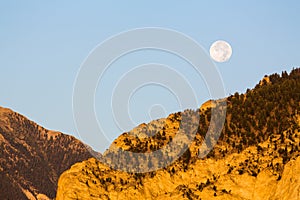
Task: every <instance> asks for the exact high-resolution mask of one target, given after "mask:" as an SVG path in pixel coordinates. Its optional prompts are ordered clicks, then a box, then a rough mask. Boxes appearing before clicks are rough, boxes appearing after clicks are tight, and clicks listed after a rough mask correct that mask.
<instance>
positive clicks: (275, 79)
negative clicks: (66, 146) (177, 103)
mask: <svg viewBox="0 0 300 200" xmlns="http://www.w3.org/2000/svg"><path fill="white" fill-rule="evenodd" d="M268 80H269V83H268V81H267V80H265V81H264V82H267V83H266V84H258V85H257V86H256V87H255V88H254V89H253V90H247V93H245V94H238V93H235V94H234V95H231V96H230V97H228V98H226V99H222V100H219V101H208V102H207V103H205V104H204V105H203V106H202V107H201V108H200V109H198V110H196V111H193V110H186V111H184V112H179V113H174V114H171V115H169V116H168V117H167V118H166V119H160V120H155V121H152V122H150V123H149V124H142V125H141V126H139V127H137V128H135V129H133V130H132V131H129V132H127V133H123V134H122V135H120V136H119V137H118V138H117V139H116V140H115V141H114V142H113V144H112V145H111V147H110V148H109V149H108V150H107V151H106V152H105V153H104V156H105V157H108V158H111V159H112V160H113V159H117V160H119V161H121V164H123V166H121V168H119V169H121V170H115V169H113V168H110V167H108V166H106V165H104V164H103V163H101V162H100V161H99V160H96V159H94V158H93V159H89V160H86V161H83V162H81V163H77V164H75V165H73V166H72V167H71V169H69V170H67V171H66V172H64V173H63V174H62V175H61V177H60V178H59V183H58V192H57V197H56V198H57V200H69V199H83V200H85V199H94V200H96V199H202V200H203V199H220V200H221V199H232V200H234V199H241V200H242V199H243V200H244V199H253V200H257V199H258V200H260V199H261V200H262V199H264V200H265V199H271V200H275V199H276V200H277V199H278V200H279V199H292V200H294V199H295V200H296V199H299V187H300V183H299V179H300V172H299V165H300V151H299V149H300V124H299V110H300V103H299V102H300V90H299V89H300V69H295V70H293V71H292V72H291V73H290V74H289V75H288V74H286V73H284V75H283V76H282V77H280V75H278V74H273V75H271V76H268ZM282 94H284V95H282ZM224 102H226V104H223V103H224ZM226 105H227V111H226V113H227V115H226V120H225V122H224V126H223V129H222V130H221V135H220V137H219V138H218V137H215V136H214V134H211V135H210V134H207V133H215V132H216V130H218V124H217V123H212V122H211V121H210V119H211V118H212V116H213V114H212V113H213V112H212V109H214V116H217V117H216V118H215V119H217V120H216V121H217V122H218V119H220V116H222V115H223V114H224V113H225V109H226ZM210 108H212V109H210ZM197 115H198V116H199V118H197V117H195V116H197ZM186 116H188V117H186ZM183 119H186V122H187V123H182V120H183ZM195 124H197V126H196V135H195V136H193V141H192V143H191V144H190V145H189V147H188V148H187V149H186V151H185V152H182V153H183V154H182V155H181V157H180V158H179V159H178V160H176V161H175V162H173V163H171V164H170V165H167V166H164V167H162V168H160V169H159V170H155V171H151V169H152V168H151V167H153V166H156V167H158V166H159V164H160V162H164V159H166V160H167V159H169V157H170V155H171V156H172V153H173V151H168V152H167V153H166V154H161V155H160V156H161V157H162V158H164V159H160V160H159V159H158V160H154V161H153V162H151V163H149V162H148V164H146V165H145V163H147V161H148V158H147V157H145V156H144V157H141V158H143V159H132V158H131V157H126V156H124V157H122V156H120V155H119V154H118V152H119V151H120V149H121V150H123V151H130V152H138V153H149V152H153V151H156V150H158V149H161V148H163V147H164V146H166V145H168V144H169V143H170V142H172V141H173V140H174V138H175V137H176V136H177V134H178V133H179V132H180V133H184V134H183V137H182V138H180V140H182V141H184V140H186V139H187V138H189V137H190V136H191V133H192V132H194V131H195V126H194V125H195ZM214 142H217V143H214ZM212 144H216V145H214V148H213V149H212V151H210V152H209V154H208V155H206V156H205V157H201V156H200V157H199V155H203V152H205V151H207V149H209V148H208V147H210V146H212ZM133 163H134V167H135V169H144V170H145V171H147V170H149V171H147V172H146V173H133V172H125V171H126V166H128V165H132V164H133ZM122 167H123V168H122ZM122 170H123V171H122ZM124 170H125V171H124Z"/></svg>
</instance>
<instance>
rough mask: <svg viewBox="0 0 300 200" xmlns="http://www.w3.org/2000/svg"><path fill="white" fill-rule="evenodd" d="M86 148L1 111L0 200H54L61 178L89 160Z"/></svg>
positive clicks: (74, 139) (12, 112)
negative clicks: (72, 168)
mask: <svg viewBox="0 0 300 200" xmlns="http://www.w3.org/2000/svg"><path fill="white" fill-rule="evenodd" d="M87 148H88V147H87V146H86V145H85V144H83V143H82V142H80V141H79V140H77V139H76V138H75V137H73V136H70V135H65V134H63V133H61V132H58V131H50V130H47V129H45V128H43V127H41V126H39V125H37V124H36V123H35V122H33V121H31V120H29V119H27V118H26V117H25V116H23V115H21V114H18V113H16V112H14V111H13V110H11V109H8V108H3V107H0V151H1V154H0V176H1V184H0V190H1V191H2V192H1V193H0V199H20V200H21V199H53V198H54V197H55V194H56V187H57V181H58V178H59V176H60V174H61V173H62V172H63V171H65V170H66V169H67V168H69V167H70V166H71V165H72V164H74V163H76V162H79V161H82V160H85V159H88V158H90V157H91V155H90V153H89V150H88V149H87Z"/></svg>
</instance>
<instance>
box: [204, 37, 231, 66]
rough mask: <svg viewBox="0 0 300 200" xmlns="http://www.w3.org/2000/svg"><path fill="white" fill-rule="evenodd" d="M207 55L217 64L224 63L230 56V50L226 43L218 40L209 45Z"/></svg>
mask: <svg viewBox="0 0 300 200" xmlns="http://www.w3.org/2000/svg"><path fill="white" fill-rule="evenodd" d="M209 54H210V57H211V58H212V59H214V60H215V61H217V62H226V61H228V60H229V59H230V57H231V55H232V48H231V46H230V44H228V43H227V42H225V41H223V40H218V41H216V42H214V43H213V44H212V45H211V47H210V49H209Z"/></svg>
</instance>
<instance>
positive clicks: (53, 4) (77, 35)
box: [0, 0, 300, 143]
mask: <svg viewBox="0 0 300 200" xmlns="http://www.w3.org/2000/svg"><path fill="white" fill-rule="evenodd" d="M299 10H300V3H299V1H297V0H295V1H276V0H275V1H274V0H268V1H267V0H266V1H255V0H251V1H233V0H231V1H230V0H226V1H222V0H219V1H198V0H191V1H176V0H165V1H156V0H152V1H140V0H139V1H133V0H132V1H77V2H76V1H32V0H28V1H14V0H12V1H1V3H0V62H1V63H0V69H1V70H0V94H1V95H0V105H1V106H3V107H9V108H11V109H13V110H15V111H17V112H20V113H21V114H24V115H25V116H27V117H29V118H30V119H32V120H34V121H35V122H37V123H39V124H40V125H42V126H44V127H46V128H49V129H54V130H59V131H62V132H64V133H68V134H72V135H74V136H76V137H78V134H77V133H76V129H75V124H74V121H73V115H72V92H73V84H74V81H75V78H76V74H77V72H78V70H79V67H80V65H81V64H82V62H83V61H84V59H85V58H86V57H87V56H88V55H89V53H90V51H91V50H92V49H93V48H94V47H95V46H97V45H98V44H99V43H101V42H102V41H104V40H105V39H107V38H108V37H110V36H112V35H115V34H118V33H119V32H123V31H126V30H130V29H133V28H142V27H162V28H168V29H174V30H176V31H179V32H182V33H184V34H186V35H188V36H190V37H192V38H193V39H194V40H196V41H197V42H198V43H199V44H201V45H202V46H203V47H204V49H205V50H206V51H207V52H208V51H209V47H210V45H211V44H212V43H213V42H214V41H216V40H219V39H223V40H226V41H227V42H229V43H230V44H231V46H232V48H233V55H232V57H231V59H230V60H229V61H228V62H226V63H216V65H217V67H218V70H219V71H220V74H221V76H222V79H223V81H224V85H225V89H226V93H227V94H233V93H234V92H236V91H238V92H245V91H246V89H247V88H252V87H254V86H255V84H256V83H257V82H258V81H259V80H260V79H261V78H262V77H263V76H264V75H266V74H271V73H274V72H281V71H282V70H287V71H290V70H291V69H292V68H293V67H297V66H299V65H300V55H299V53H300V50H299V46H300V38H299V35H300V17H299ZM146 55H148V56H146ZM129 56H130V55H129ZM131 56H132V57H131V62H133V63H135V61H134V60H138V61H139V62H136V63H135V64H142V63H143V62H145V63H147V62H151V61H152V60H151V59H154V60H155V61H157V60H159V61H164V62H167V63H168V64H170V65H172V64H173V65H176V67H177V69H178V70H180V66H181V67H182V66H183V65H184V63H181V62H180V61H178V62H177V61H176V59H178V58H172V57H171V56H169V55H164V54H163V53H161V54H159V55H157V52H150V53H149V54H147V52H146V53H144V54H142V55H139V54H135V55H131ZM127 59H128V58H127ZM125 61H126V60H125ZM125 61H123V62H122V61H120V63H119V66H116V69H117V71H116V72H118V69H121V67H120V66H121V65H122V64H123V65H125V64H126V62H125ZM127 63H128V62H127ZM116 65H117V64H116ZM182 68H183V67H182ZM119 72H121V71H119ZM190 72H191V71H190ZM187 73H189V71H188V70H187ZM107 78H108V79H109V78H110V77H109V76H108V77H107ZM187 78H188V79H190V81H191V82H192V81H193V74H192V73H190V74H187ZM107 88H109V89H111V88H112V86H109V85H108V86H107ZM109 89H108V90H109ZM154 89H155V88H152V89H151V90H149V91H147V88H145V91H146V92H145V91H144V93H142V92H141V93H137V94H136V95H135V97H134V98H135V100H134V101H132V102H133V103H132V102H131V104H130V108H131V109H132V115H133V118H134V120H135V121H136V123H137V124H139V123H141V122H143V121H147V120H149V119H150V118H149V116H145V114H144V113H145V112H147V109H148V108H149V106H150V104H167V105H166V108H165V109H166V110H165V112H166V114H167V113H170V112H174V111H176V110H178V107H176V106H175V104H176V102H175V103H174V104H173V103H172V104H168V102H166V99H167V100H168V101H172V100H171V99H170V100H169V99H168V98H169V97H170V95H169V97H164V95H166V91H163V90H162V89H161V88H156V89H157V90H154ZM202 89H203V88H201V87H199V91H200V92H199V91H197V92H198V93H197V95H198V100H199V102H200V103H202V102H203V101H206V100H207V99H209V95H208V94H207V92H206V93H205V92H203V93H201V91H202ZM204 90H205V89H203V91H204ZM149 92H152V93H150V94H152V95H149V96H145V95H146V94H149ZM143 94H144V95H143ZM155 94H156V95H155ZM157 94H159V95H157ZM157 96H159V97H160V98H157ZM101 98H102V96H101V94H98V93H97V95H96V102H98V104H100V103H99V102H101ZM97 99H98V101H97ZM149 99H150V100H149ZM146 100H147V101H146ZM160 100H161V102H159V101H160ZM141 102H146V103H144V104H141ZM99 107H101V104H100V105H97V103H96V108H99ZM146 108H147V109H146ZM99 109H100V108H99ZM107 112H108V111H107ZM107 115H110V114H109V113H107ZM157 117H160V116H159V115H158V116H157ZM99 118H101V117H99ZM108 122H109V121H108ZM107 126H108V130H109V127H110V124H109V123H108V124H107ZM110 131H111V132H112V133H111V137H110V138H109V139H110V140H112V139H113V138H115V137H116V136H117V135H118V134H120V132H118V131H116V129H113V128H112V129H111V130H110ZM85 142H87V143H89V142H88V141H85Z"/></svg>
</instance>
